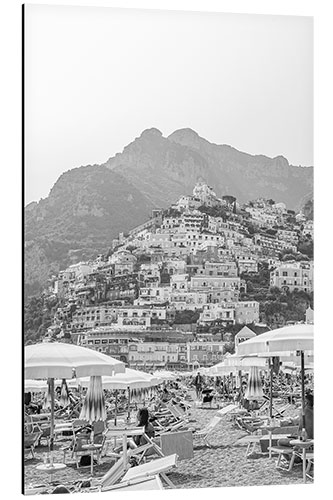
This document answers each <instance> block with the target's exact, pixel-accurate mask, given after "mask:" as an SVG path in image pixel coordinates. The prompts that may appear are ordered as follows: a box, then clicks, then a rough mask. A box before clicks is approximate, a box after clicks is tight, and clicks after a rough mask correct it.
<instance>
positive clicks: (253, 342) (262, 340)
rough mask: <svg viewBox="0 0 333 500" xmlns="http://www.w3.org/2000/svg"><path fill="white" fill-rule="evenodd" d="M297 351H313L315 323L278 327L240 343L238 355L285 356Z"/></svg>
mask: <svg viewBox="0 0 333 500" xmlns="http://www.w3.org/2000/svg"><path fill="white" fill-rule="evenodd" d="M297 351H307V352H308V353H310V352H313V325H308V324H296V325H291V326H285V327H283V328H277V329H276V330H271V331H268V332H265V333H262V334H261V335H257V336H256V337H253V338H252V339H249V340H245V341H244V342H242V343H241V344H239V345H238V350H237V352H238V355H242V356H248V355H251V354H257V355H258V356H285V355H287V353H295V352H297Z"/></svg>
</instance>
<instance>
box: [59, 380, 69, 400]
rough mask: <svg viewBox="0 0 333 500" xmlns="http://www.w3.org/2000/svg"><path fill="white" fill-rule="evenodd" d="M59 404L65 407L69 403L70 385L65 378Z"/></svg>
mask: <svg viewBox="0 0 333 500" xmlns="http://www.w3.org/2000/svg"><path fill="white" fill-rule="evenodd" d="M59 404H60V406H63V407H65V406H67V405H68V404H69V397H68V387H67V382H66V379H65V378H63V379H62V383H61V391H60V399H59Z"/></svg>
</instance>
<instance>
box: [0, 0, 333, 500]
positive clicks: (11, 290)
mask: <svg viewBox="0 0 333 500" xmlns="http://www.w3.org/2000/svg"><path fill="white" fill-rule="evenodd" d="M26 3H28V4H29V3H38V4H52V5H90V6H109V7H124V8H143V9H168V10H185V11H189V10H192V11H211V12H231V13H248V14H276V15H279V14H280V15H298V16H300V15H301V16H304V15H305V16H314V18H315V19H314V20H315V162H314V165H315V227H316V231H315V233H316V234H315V260H316V338H317V341H316V385H315V387H316V422H315V424H316V448H317V449H319V451H320V453H318V454H317V455H316V480H315V483H314V485H308V486H306V487H303V486H282V487H273V486H268V487H251V488H232V490H231V491H229V489H228V491H227V494H228V495H229V494H230V495H232V497H233V498H235V499H236V500H237V499H238V498H244V495H246V496H255V497H256V498H257V499H261V498H263V499H264V498H265V499H266V498H267V497H269V498H280V496H281V495H287V497H290V496H291V495H296V496H297V495H302V497H303V498H304V499H306V498H310V496H311V498H312V497H313V495H315V494H320V493H323V497H325V493H326V491H329V490H330V486H331V481H330V479H331V477H330V471H331V460H330V456H329V455H327V453H328V452H329V451H330V440H331V439H332V436H331V435H330V429H331V425H330V421H329V420H328V419H329V418H331V414H328V412H329V411H330V406H329V405H330V403H331V394H330V390H329V389H330V386H331V383H330V373H329V367H330V361H331V360H330V353H331V352H332V333H331V331H330V327H331V324H330V314H329V313H330V310H331V309H332V305H331V304H330V302H331V301H330V296H329V293H328V291H329V290H328V287H329V282H330V268H331V265H330V264H331V260H330V259H329V256H330V255H329V253H328V252H329V249H330V247H329V245H328V244H327V243H326V238H325V235H326V234H329V233H331V232H332V230H331V227H332V223H331V221H330V220H329V216H330V215H331V210H330V206H329V204H327V205H326V203H325V201H330V194H331V193H330V191H329V190H330V187H331V183H330V180H331V172H330V171H331V169H332V165H331V156H332V152H331V142H332V139H331V123H330V122H331V117H332V115H333V113H332V92H331V89H332V88H333V82H332V68H331V63H330V61H331V47H332V46H333V40H332V31H333V30H332V27H331V20H332V16H331V15H330V14H332V12H331V11H332V8H331V7H330V2H325V1H322V2H320V1H318V0H317V1H315V0H312V1H307V0H297V1H296V0H279V1H273V0H271V1H270V2H267V0H251V2H249V0H155V1H154V0H132V1H131V0H118V1H115V0H114V1H112V0H109V1H104V2H98V1H93V0H90V1H82V0H81V1H75V0H71V1H66V0H62V1H61V0H60V1H58V2H57V1H52V0H49V1H41V0H40V1H38V0H37V1H36V2H26ZM0 8H1V15H0V19H1V29H0V36H1V47H2V49H3V50H2V78H1V80H0V85H1V93H0V96H1V122H0V124H1V135H0V137H1V138H2V141H1V143H2V148H1V150H2V154H1V160H2V169H1V175H2V179H1V183H0V185H1V188H2V192H1V196H0V199H1V202H2V205H1V214H2V216H3V217H2V226H1V229H2V231H1V236H2V238H1V242H2V245H1V261H0V262H1V263H2V274H1V277H2V286H1V287H0V289H1V292H0V293H1V302H0V303H1V305H2V314H1V317H2V322H1V327H2V332H1V333H2V353H3V354H2V359H1V363H0V366H1V377H0V380H1V383H2V387H1V392H0V394H1V410H2V411H1V419H2V420H1V430H2V439H1V443H2V447H1V454H0V457H1V469H0V470H1V472H2V491H4V492H5V495H4V498H18V497H19V495H20V488H21V485H20V481H21V466H22V459H21V456H20V454H21V453H20V450H21V444H20V440H21V435H20V425H21V423H20V418H21V398H20V396H19V395H20V391H21V387H20V380H21V379H20V377H21V374H20V371H21V366H20V353H21V317H20V316H21V314H20V313H21V308H22V304H21V290H20V280H21V266H20V262H21V177H20V174H21V151H20V143H21V124H20V116H21V100H20V96H21V62H20V59H21V26H20V23H21V19H20V18H21V2H20V1H18V0H7V1H5V2H4V1H3V2H1V7H0ZM329 118H330V122H329ZM286 119H287V117H286ZM327 242H329V239H327ZM325 243H326V244H325ZM330 288H331V287H330ZM319 337H320V339H319ZM327 383H328V384H329V386H327V385H326V384H327ZM325 417H326V418H325ZM325 452H326V453H325ZM326 488H327V489H326ZM170 493H171V492H161V493H160V494H161V495H162V496H164V495H166V496H167V497H169V498H170ZM187 493H189V492H188V490H187ZM205 493H207V494H208V493H209V496H210V498H216V499H217V498H220V497H221V495H225V494H226V489H209V490H203V491H201V490H191V492H190V495H191V496H194V497H197V496H199V495H200V494H205ZM149 495H153V493H151V492H145V493H144V494H142V495H140V494H139V493H136V494H135V496H136V498H141V497H142V498H147V497H148V498H149ZM172 495H173V498H181V495H182V490H176V491H173V492H172ZM123 497H124V498H128V495H125V496H124V494H123V495H122V497H121V498H123ZM129 497H130V498H132V497H131V496H130V495H129ZM89 498H90V497H89ZM91 498H93V499H94V498H96V499H100V495H99V494H98V496H97V494H96V495H94V494H93V495H92V497H91ZM152 498H153V497H152Z"/></svg>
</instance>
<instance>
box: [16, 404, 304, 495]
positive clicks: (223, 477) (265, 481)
mask: <svg viewBox="0 0 333 500" xmlns="http://www.w3.org/2000/svg"><path fill="white" fill-rule="evenodd" d="M215 414H216V409H213V408H205V409H203V408H199V407H197V406H196V405H193V407H192V409H191V411H190V419H191V426H192V425H193V427H194V428H202V427H204V426H205V425H206V424H207V423H208V422H209V420H210V419H211V418H212V417H213V416H214V415H215ZM192 421H193V423H192ZM245 435H246V432H244V431H242V430H240V429H238V428H236V427H235V425H234V424H233V422H232V419H231V418H230V417H229V416H224V417H223V418H222V419H221V422H220V424H218V426H217V427H216V429H215V431H214V433H213V434H212V435H211V436H210V439H209V442H210V443H211V448H208V447H206V446H205V444H204V443H203V441H202V440H200V439H198V438H195V439H194V457H193V458H192V459H188V460H183V461H179V462H178V467H177V469H176V470H175V471H174V472H171V473H170V479H171V480H172V481H173V483H174V484H175V485H176V486H177V488H210V487H220V486H260V485H280V484H281V485H288V484H302V470H301V467H299V466H296V467H294V468H293V470H292V471H291V472H285V471H281V470H278V469H276V467H275V462H276V457H274V456H273V457H272V458H271V459H269V457H268V455H267V454H262V453H261V452H260V450H259V449H258V452H257V453H254V454H253V455H251V456H249V457H246V453H245V450H246V445H244V444H242V445H240V444H236V442H237V441H238V440H239V439H240V438H242V437H243V436H245ZM66 444H68V441H67V442H60V443H59V442H58V443H56V444H55V461H56V462H63V452H62V451H61V448H62V447H63V446H64V445H66ZM46 453H47V447H46V446H43V445H42V446H40V447H38V448H37V449H36V450H35V459H30V458H26V459H25V464H24V477H25V486H26V488H27V487H29V486H33V485H37V484H47V482H48V480H49V477H48V475H45V473H43V472H40V471H38V470H37V469H36V466H37V465H38V464H40V463H41V461H43V458H44V456H45V455H46ZM113 460H114V459H112V458H111V457H109V456H107V455H106V456H104V457H103V458H102V460H101V463H100V465H95V466H94V477H96V478H97V477H101V476H103V475H104V474H105V472H106V471H107V470H108V469H109V468H110V467H111V465H112V464H113V463H114V462H113ZM66 464H67V467H66V469H65V470H63V471H61V472H57V473H56V474H54V476H53V481H54V482H56V483H61V484H65V485H68V486H72V485H73V484H74V483H75V482H77V481H83V480H88V479H89V478H90V468H86V467H84V468H80V469H77V468H76V465H75V463H74V462H73V461H72V460H71V458H70V454H67V459H66ZM309 484H310V481H309Z"/></svg>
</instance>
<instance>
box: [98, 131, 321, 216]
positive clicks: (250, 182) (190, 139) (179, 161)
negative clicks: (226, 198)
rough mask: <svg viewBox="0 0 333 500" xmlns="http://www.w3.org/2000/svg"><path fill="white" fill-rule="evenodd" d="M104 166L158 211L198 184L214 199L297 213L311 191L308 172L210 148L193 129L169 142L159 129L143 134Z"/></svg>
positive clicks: (274, 160)
mask: <svg viewBox="0 0 333 500" xmlns="http://www.w3.org/2000/svg"><path fill="white" fill-rule="evenodd" d="M105 166H106V167H107V168H109V169H111V170H112V171H114V172H117V173H118V174H121V175H123V176H124V177H126V178H127V179H128V180H129V181H131V182H132V183H134V184H135V186H136V187H137V188H138V189H139V190H140V191H141V192H142V193H143V194H144V195H145V196H146V197H147V198H148V199H150V200H151V202H152V203H153V204H155V205H157V206H166V205H168V204H170V203H172V202H174V201H175V200H176V199H177V198H178V197H179V196H181V195H182V194H189V193H191V192H192V189H193V186H194V184H195V183H196V182H198V181H205V182H207V183H208V184H209V185H210V186H212V187H213V189H214V190H215V192H216V194H217V195H218V196H222V195H225V194H232V195H234V196H236V198H237V199H238V201H239V202H245V201H247V200H249V199H254V198H258V197H267V198H272V199H274V200H276V201H283V202H284V203H286V204H287V206H288V207H289V208H291V209H296V210H297V209H299V208H300V202H301V199H304V197H307V196H309V195H310V193H311V192H312V189H313V168H312V167H310V168H302V167H295V166H292V165H289V163H288V161H287V160H286V158H284V157H283V156H277V157H276V158H268V157H267V156H263V155H255V156H253V155H249V154H247V153H243V152H241V151H238V150H237V149H235V148H232V147H231V146H228V145H224V144H222V145H217V144H212V143H210V142H209V141H207V140H206V139H203V138H202V137H200V136H199V135H198V134H197V133H196V132H194V131H193V130H191V129H181V130H177V131H175V132H173V133H172V134H171V135H170V136H169V137H167V138H165V137H163V136H162V133H161V132H160V131H159V130H157V129H148V130H145V131H144V132H143V133H142V134H141V136H140V137H138V138H137V139H135V140H134V141H133V142H132V143H131V144H129V145H128V146H126V147H125V148H124V151H123V152H122V153H121V154H117V155H115V156H114V157H113V158H110V159H109V160H108V161H107V162H106V164H105Z"/></svg>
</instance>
